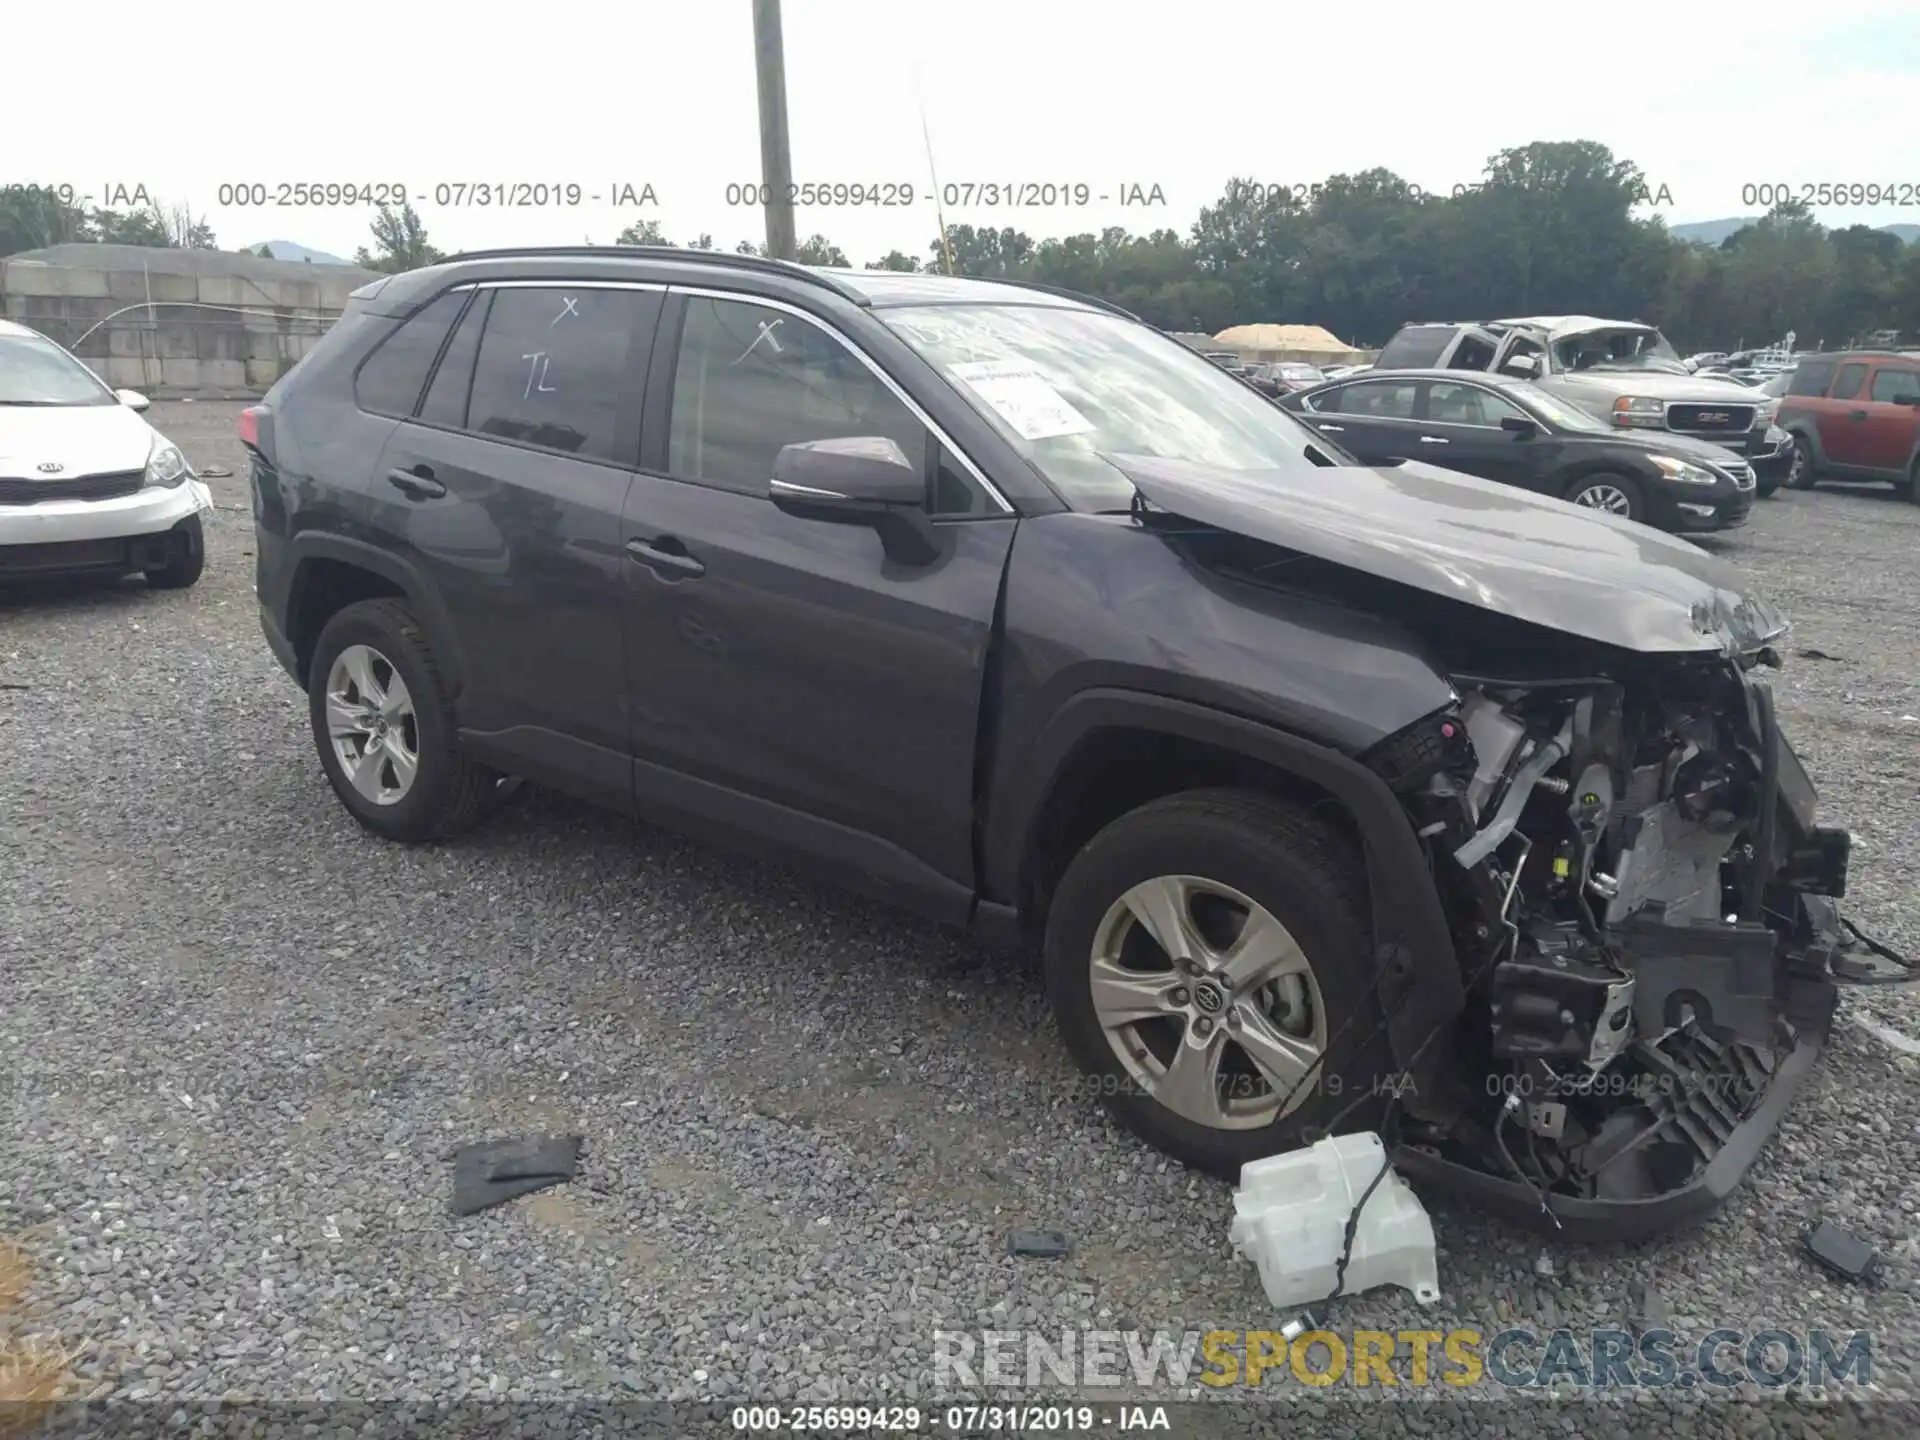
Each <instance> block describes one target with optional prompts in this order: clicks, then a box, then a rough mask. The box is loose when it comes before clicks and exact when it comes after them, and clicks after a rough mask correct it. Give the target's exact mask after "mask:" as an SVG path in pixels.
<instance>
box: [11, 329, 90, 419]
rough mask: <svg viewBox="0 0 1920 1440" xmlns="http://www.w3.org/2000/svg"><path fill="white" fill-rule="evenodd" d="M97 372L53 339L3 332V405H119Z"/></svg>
mask: <svg viewBox="0 0 1920 1440" xmlns="http://www.w3.org/2000/svg"><path fill="white" fill-rule="evenodd" d="M118 403H119V402H118V401H117V400H116V399H115V398H114V394H113V392H112V391H111V390H109V389H108V388H107V387H106V386H105V385H103V384H101V383H100V381H99V379H98V378H96V377H95V375H94V373H93V372H92V371H91V370H89V369H87V367H86V366H84V365H82V364H81V363H80V362H79V361H78V360H76V359H74V358H73V357H72V356H71V355H69V354H67V352H66V351H64V350H62V349H61V348H60V347H59V346H58V345H56V344H54V343H53V342H52V341H51V340H46V339H43V338H41V337H40V336H38V335H0V405H115V404H118Z"/></svg>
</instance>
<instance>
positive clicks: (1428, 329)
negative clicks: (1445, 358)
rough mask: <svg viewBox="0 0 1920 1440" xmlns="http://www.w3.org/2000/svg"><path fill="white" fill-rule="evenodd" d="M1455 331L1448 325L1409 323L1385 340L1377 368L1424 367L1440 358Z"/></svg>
mask: <svg viewBox="0 0 1920 1440" xmlns="http://www.w3.org/2000/svg"><path fill="white" fill-rule="evenodd" d="M1457 333H1458V331H1457V330H1456V329H1455V328H1454V327H1453V326H1451V325H1409V326H1407V327H1406V328H1405V329H1403V330H1401V331H1400V332H1399V334H1397V335H1395V336H1394V337H1393V338H1392V339H1391V340H1389V341H1387V344H1386V348H1385V349H1384V350H1382V351H1381V352H1380V358H1379V359H1377V360H1375V361H1374V362H1373V364H1374V368H1375V369H1377V370H1424V369H1426V368H1428V367H1429V366H1431V365H1433V364H1434V363H1435V362H1436V361H1438V360H1439V358H1440V357H1441V355H1442V354H1444V353H1445V352H1446V348H1447V346H1448V345H1450V344H1452V343H1453V337H1454V336H1455V335H1456V334H1457Z"/></svg>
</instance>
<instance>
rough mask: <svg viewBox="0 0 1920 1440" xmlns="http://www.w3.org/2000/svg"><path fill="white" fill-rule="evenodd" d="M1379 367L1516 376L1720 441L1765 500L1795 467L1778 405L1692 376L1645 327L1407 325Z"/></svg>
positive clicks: (1528, 322) (1610, 413)
mask: <svg viewBox="0 0 1920 1440" xmlns="http://www.w3.org/2000/svg"><path fill="white" fill-rule="evenodd" d="M1374 363H1375V368H1376V369H1379V370H1400V369H1428V368H1431V369H1447V370H1484V371H1491V372H1493V373H1495V374H1499V375H1511V376H1514V377H1517V378H1519V379H1523V380H1531V381H1533V382H1534V383H1535V384H1536V385H1538V386H1540V387H1541V388H1542V389H1543V390H1546V391H1548V392H1549V393H1551V394H1553V395H1556V396H1558V397H1559V398H1560V399H1561V400H1564V401H1565V402H1567V403H1568V404H1570V405H1578V406H1579V407H1580V408H1581V409H1583V410H1585V411H1587V412H1588V413H1589V414H1591V415H1593V416H1594V417H1595V418H1596V419H1598V420H1601V421H1602V422H1604V423H1606V424H1610V425H1616V426H1619V427H1620V428H1622V429H1634V430H1668V431H1671V432H1673V433H1674V434H1676V435H1686V436H1690V437H1692V438H1693V439H1696V440H1707V441H1711V442H1712V443H1713V444H1716V445H1721V446H1724V447H1725V448H1727V449H1729V450H1733V451H1735V452H1737V453H1738V454H1740V455H1741V456H1743V457H1744V458H1745V459H1746V461H1747V463H1748V464H1749V465H1751V466H1752V467H1753V471H1754V476H1755V479H1756V481H1757V482H1758V493H1759V494H1761V495H1762V496H1766V495H1771V494H1772V493H1773V492H1774V491H1775V490H1776V489H1778V488H1779V486H1780V483H1781V482H1782V481H1783V480H1785V479H1786V477H1787V472H1788V471H1789V469H1790V468H1791V467H1792V464H1793V443H1792V440H1791V438H1790V437H1789V436H1788V435H1787V434H1786V433H1785V432H1784V431H1782V430H1779V429H1777V428H1776V427H1775V426H1774V425H1773V424H1772V416H1773V410H1774V408H1775V407H1774V406H1773V405H1771V404H1770V403H1768V402H1765V401H1761V400H1759V399H1758V398H1757V397H1756V396H1755V395H1754V394H1753V393H1752V391H1751V390H1750V389H1749V388H1747V387H1745V386H1742V385H1737V384H1735V383H1733V382H1732V381H1729V380H1715V379H1712V378H1709V377H1707V376H1696V375H1693V374H1691V373H1689V372H1688V370H1687V368H1686V365H1685V363H1684V362H1683V361H1682V360H1681V358H1680V356H1679V355H1678V354H1676V353H1675V351H1674V348H1673V346H1672V345H1670V344H1668V343H1667V339H1666V337H1665V336H1663V335H1662V334H1661V333H1660V332H1659V331H1658V330H1657V329H1655V328H1654V327H1653V326H1651V325H1646V324H1642V323H1641V322H1639V321H1632V320H1600V319H1596V318H1594V317H1593V316H1590V315H1536V316H1532V317H1529V318H1525V319H1513V320H1493V321H1486V322H1481V323H1468V324H1461V323H1420V324H1413V325H1403V326H1401V327H1400V329H1399V330H1398V331H1396V332H1395V333H1394V335H1393V338H1392V339H1390V340H1388V341H1387V343H1386V345H1385V347H1384V348H1383V349H1382V350H1381V352H1380V357H1379V359H1378V360H1377V361H1375V362H1374Z"/></svg>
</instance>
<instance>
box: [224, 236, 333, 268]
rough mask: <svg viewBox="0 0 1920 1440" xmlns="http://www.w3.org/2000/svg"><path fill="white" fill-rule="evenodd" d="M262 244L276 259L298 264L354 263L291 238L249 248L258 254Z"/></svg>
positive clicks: (265, 242) (266, 242) (266, 241)
mask: <svg viewBox="0 0 1920 1440" xmlns="http://www.w3.org/2000/svg"><path fill="white" fill-rule="evenodd" d="M262 244H264V245H265V246H266V247H267V252H268V254H270V255H271V256H272V257H273V258H274V259H275V260H291V261H293V262H294V263H296V264H298V263H300V262H301V261H309V262H311V263H312V264H315V265H351V264H352V263H353V262H352V261H351V260H342V259H341V258H340V257H339V256H338V255H329V254H328V253H327V252H326V251H324V250H309V249H308V248H307V247H306V246H304V245H296V244H294V243H293V241H291V240H264V241H261V242H259V243H258V244H254V245H249V246H247V249H249V250H251V251H252V252H253V253H254V254H256V255H258V254H259V253H260V245H262Z"/></svg>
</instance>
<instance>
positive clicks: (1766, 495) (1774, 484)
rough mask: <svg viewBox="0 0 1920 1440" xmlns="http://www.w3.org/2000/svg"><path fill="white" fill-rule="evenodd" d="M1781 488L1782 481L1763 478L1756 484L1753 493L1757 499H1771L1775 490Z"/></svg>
mask: <svg viewBox="0 0 1920 1440" xmlns="http://www.w3.org/2000/svg"><path fill="white" fill-rule="evenodd" d="M1779 488H1780V482H1779V481H1778V480H1762V481H1759V482H1758V483H1757V484H1755V486H1754V487H1753V493H1754V496H1755V498H1757V499H1760V500H1770V499H1772V498H1773V494H1774V492H1775V491H1776V490H1778V489H1779Z"/></svg>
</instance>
